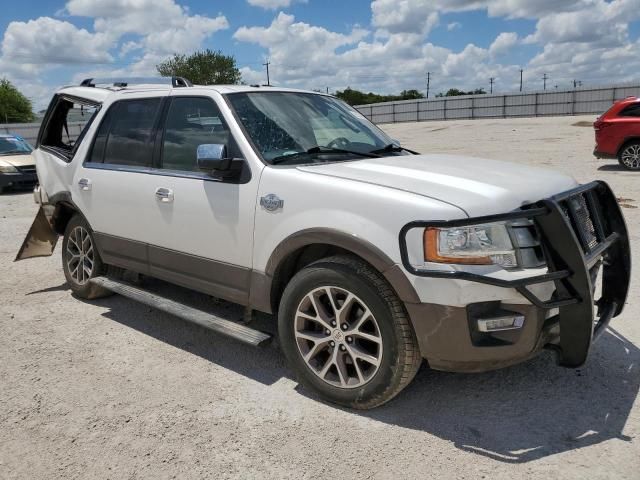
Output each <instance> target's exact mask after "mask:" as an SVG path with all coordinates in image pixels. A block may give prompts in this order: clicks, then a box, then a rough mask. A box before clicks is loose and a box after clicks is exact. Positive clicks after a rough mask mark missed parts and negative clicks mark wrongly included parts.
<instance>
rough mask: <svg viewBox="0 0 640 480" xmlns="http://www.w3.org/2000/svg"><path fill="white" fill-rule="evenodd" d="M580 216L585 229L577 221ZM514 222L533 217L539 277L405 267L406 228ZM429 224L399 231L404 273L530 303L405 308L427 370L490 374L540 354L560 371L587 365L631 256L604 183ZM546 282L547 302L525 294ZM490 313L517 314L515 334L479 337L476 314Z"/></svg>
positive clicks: (615, 311) (620, 301) (621, 295)
mask: <svg viewBox="0 0 640 480" xmlns="http://www.w3.org/2000/svg"><path fill="white" fill-rule="evenodd" d="M585 209H586V210H587V211H585ZM585 215H586V216H587V219H588V222H589V223H587V222H586V221H583V220H584V218H585ZM521 218H530V219H532V220H533V221H534V223H535V225H536V227H537V229H538V231H539V232H540V238H541V243H542V247H543V250H544V255H545V258H546V261H547V265H548V272H547V273H546V274H544V275H537V276H535V277H529V278H523V279H519V280H514V281H505V280H498V279H496V278H493V277H489V276H483V275H478V274H472V273H469V272H450V271H438V270H424V269H419V268H416V267H414V266H412V265H411V264H410V263H409V259H408V255H407V249H406V240H405V239H406V236H407V233H408V232H409V231H410V230H411V229H413V228H425V227H427V226H432V225H434V224H435V223H437V224H438V225H439V226H453V227H455V226H463V225H469V224H477V223H485V222H491V221H501V220H514V219H521ZM435 223H434V222H413V223H411V224H409V225H407V226H405V227H404V228H403V230H402V232H401V234H400V244H401V251H402V257H403V264H404V267H405V269H406V270H407V271H409V272H410V273H412V274H414V275H417V276H425V277H435V278H455V279H461V280H467V281H471V282H478V283H484V284H488V285H494V286H498V287H503V288H511V289H516V290H517V291H518V292H519V293H520V294H521V295H522V296H524V297H525V298H526V299H527V300H528V301H529V302H530V303H531V304H530V305H509V304H507V305H505V304H501V303H500V302H499V301H498V302H485V303H483V304H471V305H468V306H467V307H466V308H462V307H447V306H440V305H428V304H417V305H409V304H408V305H406V307H407V310H408V313H409V315H410V317H411V320H412V323H413V326H414V330H415V332H416V336H417V338H418V342H419V344H420V349H421V352H422V355H423V357H424V358H426V359H427V360H428V361H429V363H430V364H431V366H432V367H433V368H436V369H442V370H453V371H483V370H490V369H494V368H499V367H503V366H507V365H511V364H514V363H518V362H520V361H523V360H526V359H528V358H530V357H531V356H533V355H535V354H536V353H538V352H539V351H540V350H541V349H543V348H549V349H552V350H554V351H555V352H556V353H557V354H558V359H559V363H560V364H561V365H563V366H566V367H571V368H575V367H578V366H580V365H582V364H583V363H584V362H585V361H586V359H587V355H588V353H589V349H590V346H591V343H592V341H593V340H594V339H595V338H596V337H597V336H598V335H599V334H600V333H602V332H603V331H604V329H605V327H606V326H607V324H608V323H609V321H610V320H611V318H613V317H615V316H617V315H619V314H620V313H621V312H622V309H623V307H624V303H625V300H626V297H627V292H628V288H629V279H630V273H631V254H630V249H629V240H628V235H627V229H626V225H625V222H624V218H623V216H622V212H621V210H620V207H619V206H618V203H617V201H616V198H615V196H614V194H613V192H612V191H611V189H610V188H609V186H608V185H607V184H606V183H604V182H593V183H590V184H588V185H583V186H580V187H578V188H576V189H573V190H570V191H568V192H565V193H562V194H559V195H556V196H554V197H551V198H548V199H545V200H542V201H540V202H537V203H535V204H533V205H529V206H527V207H524V208H522V209H521V210H518V211H516V212H512V213H509V214H505V215H496V216H492V217H483V218H474V219H465V220H460V221H454V222H435ZM585 228H589V232H587V231H585ZM590 235H591V236H590ZM595 240H597V242H596V241H595ZM599 273H601V274H602V294H601V296H600V298H598V299H596V298H594V297H595V296H596V293H595V281H596V278H597V276H598V274H599ZM549 282H553V284H554V285H555V293H554V294H553V296H552V297H551V299H549V300H541V299H539V298H538V297H536V296H535V295H534V294H533V293H532V292H531V290H530V289H529V287H530V286H532V285H536V284H540V283H549ZM493 310H496V311H497V310H501V311H503V310H508V311H511V312H516V313H517V314H520V315H522V316H524V323H523V325H522V328H520V329H517V330H511V331H506V332H495V333H492V334H487V333H481V332H478V330H477V328H476V323H477V322H476V319H477V316H478V314H477V312H478V311H484V312H485V313H486V312H489V313H491V311H493ZM489 316H490V315H489Z"/></svg>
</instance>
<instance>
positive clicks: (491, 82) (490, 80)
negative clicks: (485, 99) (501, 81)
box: [489, 77, 495, 93]
mask: <svg viewBox="0 0 640 480" xmlns="http://www.w3.org/2000/svg"><path fill="white" fill-rule="evenodd" d="M494 81H495V78H493V77H491V78H490V79H489V85H491V91H490V92H489V93H493V83H494Z"/></svg>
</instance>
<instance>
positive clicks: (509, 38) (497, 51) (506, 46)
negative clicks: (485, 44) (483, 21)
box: [489, 32, 518, 57]
mask: <svg viewBox="0 0 640 480" xmlns="http://www.w3.org/2000/svg"><path fill="white" fill-rule="evenodd" d="M517 43H518V34H517V33H514V32H502V33H501V34H500V35H498V36H497V37H496V39H495V40H494V41H493V43H492V44H491V46H490V47H489V54H491V56H493V57H498V56H500V55H504V54H505V53H507V52H508V51H509V50H511V48H513V47H514V46H515V45H516V44H517Z"/></svg>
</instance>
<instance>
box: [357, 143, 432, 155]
mask: <svg viewBox="0 0 640 480" xmlns="http://www.w3.org/2000/svg"><path fill="white" fill-rule="evenodd" d="M403 151H404V152H409V153H412V154H414V155H420V154H419V153H418V152H414V151H413V150H409V149H408V148H404V147H401V146H400V145H398V144H397V143H390V144H388V145H385V146H384V147H382V148H377V149H375V150H371V151H370V152H369V153H376V154H379V153H392V152H403Z"/></svg>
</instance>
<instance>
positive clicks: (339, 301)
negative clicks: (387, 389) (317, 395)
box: [294, 286, 383, 388]
mask: <svg viewBox="0 0 640 480" xmlns="http://www.w3.org/2000/svg"><path fill="white" fill-rule="evenodd" d="M294 329H295V339H296V344H297V346H298V351H299V352H300V355H301V356H302V359H303V360H304V362H305V364H306V365H307V367H308V368H310V369H311V371H312V372H313V373H314V374H315V375H317V376H318V377H319V378H320V379H322V380H323V381H324V382H326V383H328V384H330V385H333V386H335V387H339V388H358V387H362V386H363V385H365V384H366V383H368V382H369V381H370V380H371V379H372V378H373V377H374V376H375V374H376V373H377V372H378V369H379V368H380V364H381V362H382V353H383V352H382V335H381V333H380V328H379V326H378V322H377V321H376V319H375V317H374V315H373V314H372V312H371V310H370V309H369V308H368V307H367V305H366V304H365V303H364V302H363V301H362V300H361V299H360V298H358V297H357V296H356V295H354V294H353V293H351V292H349V291H347V290H345V289H344V288H339V287H332V286H323V287H319V288H316V289H314V290H312V291H311V292H309V293H307V295H305V296H304V298H303V299H302V301H301V302H300V304H299V305H298V308H297V310H296V317H295V322H294Z"/></svg>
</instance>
